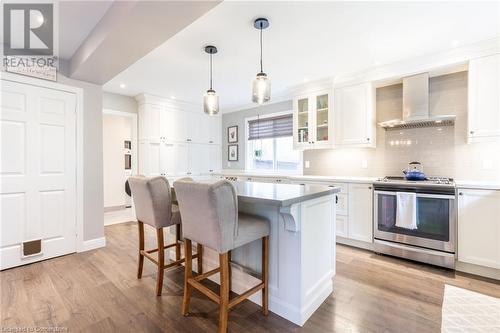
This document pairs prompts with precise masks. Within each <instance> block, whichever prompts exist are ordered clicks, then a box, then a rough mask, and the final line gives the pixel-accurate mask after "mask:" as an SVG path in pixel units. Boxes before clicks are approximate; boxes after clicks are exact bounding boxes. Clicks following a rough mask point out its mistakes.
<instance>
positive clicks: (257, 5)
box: [104, 1, 500, 112]
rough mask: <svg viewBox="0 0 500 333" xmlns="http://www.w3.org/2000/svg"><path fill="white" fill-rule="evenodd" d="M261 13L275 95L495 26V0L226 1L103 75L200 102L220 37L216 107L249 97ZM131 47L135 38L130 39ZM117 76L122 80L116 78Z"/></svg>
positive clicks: (499, 6)
mask: <svg viewBox="0 0 500 333" xmlns="http://www.w3.org/2000/svg"><path fill="white" fill-rule="evenodd" d="M260 16H264V17H267V18H268V19H269V21H270V27H269V28H268V29H267V30H265V31H264V71H265V72H266V73H268V75H269V77H270V78H271V80H272V99H273V98H274V99H278V97H279V96H284V95H286V93H287V88H288V87H290V86H294V85H297V84H300V83H302V82H305V81H309V80H315V79H320V78H325V77H333V76H334V75H342V74H346V73H351V72H357V71H360V70H363V69H367V68H370V67H373V66H376V65H380V64H386V63H391V62H394V61H398V60H402V59H406V58H411V57H415V56H418V55H423V54H431V53H435V52H439V51H443V50H446V49H450V48H452V47H456V46H460V45H465V44H470V43H474V42H477V41H480V40H485V39H490V38H494V37H497V36H499V34H500V3H499V2H482V3H481V2H477V1H474V2H293V1H290V2H288V1H287V2H254V1H247V2H229V1H226V2H223V3H222V4H220V5H218V6H217V7H215V8H214V9H212V10H211V11H209V12H208V13H207V14H205V15H204V16H202V17H201V18H199V19H198V20H197V21H195V22H194V23H192V24H191V25H189V26H188V27H187V28H185V29H184V30H182V31H181V32H179V33H178V34H176V35H175V36H173V37H172V38H170V39H169V40H168V41H166V42H165V43H164V44H162V45H161V46H160V47H158V48H157V49H155V50H153V51H152V52H150V53H149V54H148V55H146V56H144V57H143V58H142V59H140V60H139V61H137V62H136V63H134V64H133V65H132V66H130V67H129V68H127V69H126V70H125V71H123V72H122V73H120V74H119V75H117V76H116V77H115V78H113V79H112V80H110V81H109V82H107V83H106V84H105V85H104V90H105V91H110V92H115V93H119V94H123V95H130V96H135V95H137V94H139V93H149V94H153V95H158V96H163V97H175V98H176V99H179V100H184V101H188V102H192V103H198V104H201V100H202V95H203V93H204V91H205V90H206V89H208V56H207V55H206V54H205V53H204V52H203V46H204V45H207V44H213V45H216V46H217V47H218V49H219V53H217V54H216V55H214V88H215V89H216V90H217V92H218V94H219V96H220V97H219V99H220V108H221V110H222V112H228V111H234V110H235V109H238V108H241V107H244V106H247V105H248V104H249V102H250V98H251V81H252V79H253V78H254V76H255V74H256V73H257V72H258V70H259V67H258V59H259V48H258V45H259V44H258V43H259V34H258V31H257V30H256V29H254V28H253V26H252V22H253V19H255V18H257V17H260ZM130 47H133V41H131V44H130ZM120 85H121V86H122V87H120Z"/></svg>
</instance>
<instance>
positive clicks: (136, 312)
mask: <svg viewBox="0 0 500 333" xmlns="http://www.w3.org/2000/svg"><path fill="white" fill-rule="evenodd" d="M137 229H138V228H137V225H136V223H126V224H117V225H112V226H108V227H106V228H105V232H106V240H107V246H106V248H103V249H99V250H94V251H90V252H85V253H80V254H73V255H68V256H64V257H59V258H56V259H52V260H48V261H44V262H40V263H36V264H32V265H28V266H23V267H18V268H14V269H10V270H6V271H3V272H0V280H1V299H0V302H1V313H0V314H1V319H0V328H6V327H34V326H44V327H47V326H58V327H63V328H64V327H66V328H67V329H68V330H69V331H70V332H73V331H84V332H112V331H125V332H132V331H133V332H190V333H197V332H215V331H216V330H217V325H218V319H219V317H218V306H217V305H216V304H215V303H212V302H211V301H209V300H207V298H206V297H205V296H203V295H201V294H199V293H198V292H197V291H193V295H192V297H191V304H190V312H191V313H192V315H191V316H190V317H183V316H182V315H181V306H182V296H183V277H184V275H183V273H184V272H183V269H182V268H172V269H170V270H166V271H165V277H164V284H163V295H162V296H161V297H156V296H155V287H156V267H155V265H153V264H151V263H149V262H147V261H146V262H145V264H144V273H143V278H142V279H141V280H138V279H137V276H136V275H137V242H138V235H137ZM155 237H156V234H155V232H154V230H151V228H147V230H146V244H155V243H154V241H155ZM146 246H147V245H146ZM444 284H450V285H454V286H458V287H461V288H466V289H470V290H473V291H477V292H480V293H483V294H486V295H490V296H494V297H500V283H499V282H496V281H493V280H488V279H481V278H478V277H475V276H472V275H467V274H461V273H455V272H452V271H449V270H445V269H439V268H435V267H431V266H426V265H421V264H416V263H411V262H408V261H404V260H399V259H396V258H390V257H386V256H380V255H376V254H374V253H371V252H368V251H363V250H358V249H354V248H350V247H347V246H341V245H338V246H337V275H336V277H335V283H334V293H333V294H332V295H331V296H330V297H329V298H328V299H327V300H326V301H325V302H324V303H323V304H322V305H321V307H320V308H319V309H318V311H316V313H315V314H314V315H313V316H312V317H311V318H310V319H309V320H308V321H307V322H306V324H305V325H304V327H302V328H300V327H298V326H295V325H294V324H292V323H290V322H288V321H287V320H285V319H282V318H281V317H279V316H277V315H274V314H273V313H269V316H268V317H264V316H262V314H261V311H260V307H259V306H257V305H255V304H253V303H251V302H250V301H244V302H242V303H241V304H239V305H238V306H236V307H235V308H234V310H232V311H231V312H230V315H229V330H230V331H232V332H315V333H321V332H353V333H354V332H439V331H440V325H441V304H442V298H443V290H444ZM212 287H215V285H213V286H212Z"/></svg>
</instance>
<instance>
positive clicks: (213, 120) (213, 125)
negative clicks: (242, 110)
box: [207, 116, 222, 144]
mask: <svg viewBox="0 0 500 333" xmlns="http://www.w3.org/2000/svg"><path fill="white" fill-rule="evenodd" d="M207 117H209V118H208V119H209V125H208V126H209V133H208V143H215V144H220V143H221V133H222V132H221V117H218V116H217V117H214V116H207Z"/></svg>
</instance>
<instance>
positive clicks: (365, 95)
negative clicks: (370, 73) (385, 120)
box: [334, 82, 376, 147]
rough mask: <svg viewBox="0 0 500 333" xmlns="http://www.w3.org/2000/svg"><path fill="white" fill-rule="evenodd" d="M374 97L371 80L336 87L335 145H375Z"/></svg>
mask: <svg viewBox="0 0 500 333" xmlns="http://www.w3.org/2000/svg"><path fill="white" fill-rule="evenodd" d="M374 99H375V92H374V88H373V86H372V84H371V83H369V82H368V83H362V84H357V85H352V86H346V87H340V88H336V89H335V96H334V101H335V145H338V146H349V147H375V144H376V143H375V138H376V124H375V121H376V119H375V105H374Z"/></svg>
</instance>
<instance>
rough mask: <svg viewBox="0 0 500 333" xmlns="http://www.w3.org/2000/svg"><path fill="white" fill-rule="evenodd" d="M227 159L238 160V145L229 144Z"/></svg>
mask: <svg viewBox="0 0 500 333" xmlns="http://www.w3.org/2000/svg"><path fill="white" fill-rule="evenodd" d="M227 160H228V161H231V162H234V161H238V145H229V146H227Z"/></svg>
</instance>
